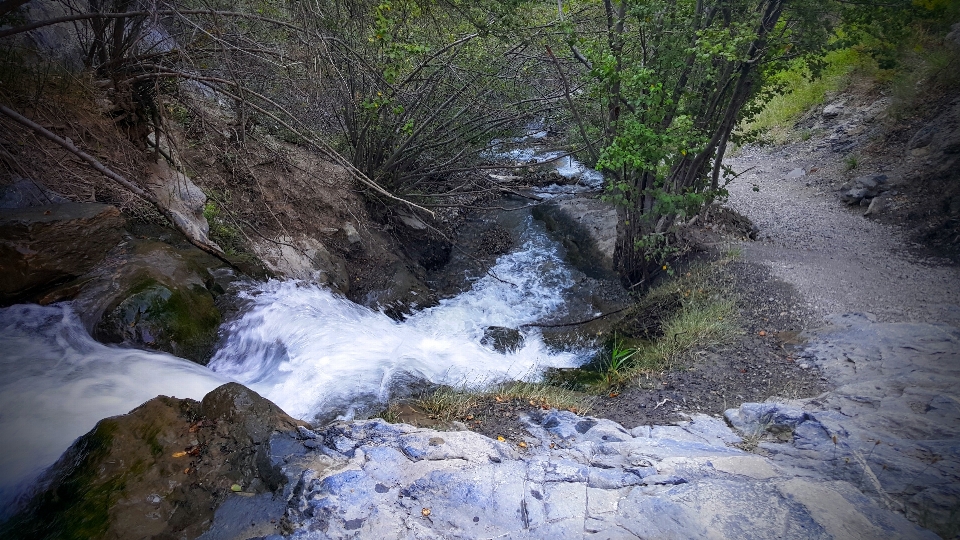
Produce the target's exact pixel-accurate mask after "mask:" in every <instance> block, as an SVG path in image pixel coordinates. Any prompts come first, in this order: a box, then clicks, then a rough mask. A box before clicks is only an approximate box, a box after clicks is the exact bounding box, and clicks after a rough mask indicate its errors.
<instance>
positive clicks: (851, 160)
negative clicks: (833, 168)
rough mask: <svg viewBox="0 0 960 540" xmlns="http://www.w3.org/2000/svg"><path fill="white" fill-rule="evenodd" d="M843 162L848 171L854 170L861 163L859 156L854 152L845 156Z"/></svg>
mask: <svg viewBox="0 0 960 540" xmlns="http://www.w3.org/2000/svg"><path fill="white" fill-rule="evenodd" d="M843 164H844V166H845V167H846V169H847V170H848V171H852V170H854V169H856V168H857V167H858V166H859V165H860V158H858V157H857V156H855V155H853V154H850V155H849V156H847V157H846V158H844V160H843Z"/></svg>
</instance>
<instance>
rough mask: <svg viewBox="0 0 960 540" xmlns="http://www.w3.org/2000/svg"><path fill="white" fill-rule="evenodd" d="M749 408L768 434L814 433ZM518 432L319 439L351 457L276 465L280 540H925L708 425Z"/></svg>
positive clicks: (555, 423) (787, 415)
mask: <svg viewBox="0 0 960 540" xmlns="http://www.w3.org/2000/svg"><path fill="white" fill-rule="evenodd" d="M755 405H756V407H753V408H750V407H748V408H747V410H748V411H749V410H753V411H754V412H755V413H757V414H758V415H760V416H763V415H764V414H765V415H766V416H767V417H769V418H770V419H771V420H772V421H776V422H782V423H788V424H796V423H798V422H800V423H799V424H798V425H799V426H804V425H805V424H808V423H809V424H811V426H815V425H817V424H816V422H812V421H810V420H806V421H803V422H801V418H803V417H805V416H804V415H805V413H802V412H797V410H796V408H790V407H787V406H781V407H773V408H769V407H767V408H764V407H763V406H761V404H755ZM760 409H764V410H766V413H763V412H762V411H761V410H760ZM767 409H769V410H767ZM523 421H524V423H525V425H526V426H527V427H528V428H529V430H530V431H531V433H532V434H534V436H535V438H536V439H538V440H539V444H537V445H528V446H529V448H528V450H527V451H526V452H524V453H523V454H519V453H517V452H514V451H513V450H512V449H511V448H510V447H509V446H508V445H506V444H503V443H498V442H496V441H492V440H491V439H488V438H486V437H483V436H481V435H478V434H476V433H472V432H445V433H442V434H440V433H437V432H435V431H431V430H426V429H417V428H412V427H410V426H394V425H391V424H387V423H385V422H383V421H381V420H371V421H367V422H354V423H351V424H347V425H341V426H337V427H335V428H331V429H333V432H331V433H337V434H338V435H337V436H338V437H347V438H350V439H351V440H352V441H354V442H353V444H355V445H356V450H355V454H354V456H353V458H350V459H347V458H341V459H340V460H339V461H337V462H336V463H333V464H331V463H329V462H325V464H324V465H323V467H316V466H313V468H307V470H304V469H303V468H301V467H300V466H296V467H292V466H290V463H291V462H290V461H287V468H286V474H287V476H288V478H289V479H290V481H288V483H287V485H288V486H294V487H293V488H291V489H288V490H287V492H288V494H289V495H288V500H289V503H288V511H287V514H286V520H287V523H288V524H289V526H290V527H291V531H292V532H291V533H290V534H289V535H288V536H287V537H286V538H291V539H308V538H354V537H378V536H379V537H395V536H397V531H404V532H403V533H402V534H401V536H411V537H417V538H451V537H456V538H491V537H508V538H530V539H533V538H578V539H579V538H587V537H591V538H592V537H596V535H600V536H599V537H617V538H621V537H623V538H628V537H635V536H639V537H643V538H646V537H651V538H662V537H676V538H699V537H706V536H708V531H714V534H718V535H720V536H722V537H727V538H772V537H779V538H797V539H800V538H804V539H806V538H848V537H858V536H857V535H858V534H861V532H862V531H866V532H865V533H864V534H867V535H873V534H879V533H880V531H886V533H885V534H887V535H892V536H895V537H902V538H934V536H933V535H931V534H930V533H929V532H928V531H923V530H922V529H920V528H919V527H917V526H915V525H913V524H911V523H909V522H907V521H906V520H905V519H903V517H901V516H899V515H897V514H896V513H894V512H890V511H889V510H886V509H884V508H882V507H880V506H878V505H877V504H875V503H874V502H872V501H871V500H870V499H868V498H865V497H863V496H862V495H861V494H860V492H859V491H858V490H857V489H856V488H855V487H854V486H852V485H851V484H850V483H848V482H844V481H829V482H822V481H817V480H808V479H800V478H794V477H793V476H792V475H789V474H785V473H783V472H781V470H780V469H778V468H777V467H776V466H774V465H773V464H772V463H771V462H770V461H769V460H767V459H765V458H763V457H760V456H757V455H753V454H748V453H745V452H743V451H741V450H738V449H736V448H731V447H728V446H727V445H726V444H725V443H724V442H723V440H724V439H728V440H735V439H736V437H735V436H734V435H733V434H732V433H731V432H730V430H729V428H727V427H726V426H725V425H724V424H723V422H721V421H719V420H717V419H714V418H710V417H707V416H702V415H701V416H698V417H696V418H695V419H693V420H692V421H690V422H685V423H681V424H680V425H677V426H658V427H657V428H654V429H650V428H646V429H640V428H638V429H637V430H634V433H633V434H631V433H630V432H628V431H627V430H626V429H624V428H623V427H622V426H619V425H618V424H616V423H614V422H610V421H609V420H601V419H592V418H584V417H580V416H577V415H575V414H573V413H569V412H560V411H549V412H547V413H545V414H543V415H542V416H540V417H539V418H537V417H525V418H524V420H523ZM654 431H656V433H654ZM321 436H322V437H324V436H328V435H324V434H321ZM614 436H615V438H616V439H617V440H615V441H614V440H612V437H614ZM810 436H811V437H812V436H813V434H812V433H811V435H810ZM438 438H439V439H442V440H443V443H442V444H434V445H431V444H430V442H429V441H430V440H432V439H433V440H435V439H438ZM822 440H823V436H821V437H820V438H819V439H817V441H818V442H820V441H822ZM827 440H829V439H827ZM551 446H552V448H551ZM431 452H434V454H433V455H431V454H430V453H431ZM412 456H415V457H412ZM219 526H220V525H219V524H218V523H217V522H215V523H214V526H213V528H212V531H216V530H217V529H218V527H219ZM224 526H226V524H224ZM318 535H319V536H318Z"/></svg>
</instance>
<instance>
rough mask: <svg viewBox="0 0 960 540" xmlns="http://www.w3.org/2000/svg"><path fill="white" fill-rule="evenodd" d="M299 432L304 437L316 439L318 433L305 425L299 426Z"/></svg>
mask: <svg viewBox="0 0 960 540" xmlns="http://www.w3.org/2000/svg"><path fill="white" fill-rule="evenodd" d="M297 433H299V434H300V437H301V438H303V439H316V438H317V434H316V433H314V432H313V431H312V430H310V429H307V428H305V427H303V426H297Z"/></svg>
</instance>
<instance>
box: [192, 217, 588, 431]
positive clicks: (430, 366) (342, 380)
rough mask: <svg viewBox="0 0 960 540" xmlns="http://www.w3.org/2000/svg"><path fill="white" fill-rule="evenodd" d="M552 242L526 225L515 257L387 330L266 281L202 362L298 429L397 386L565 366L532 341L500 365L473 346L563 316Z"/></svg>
mask: <svg viewBox="0 0 960 540" xmlns="http://www.w3.org/2000/svg"><path fill="white" fill-rule="evenodd" d="M573 284H574V283H573V280H572V279H571V270H570V269H569V268H568V267H567V266H566V265H565V264H564V262H563V260H562V259H561V258H560V256H559V255H558V246H557V244H556V242H555V241H554V240H552V239H550V238H549V237H548V236H547V234H546V232H545V231H544V230H543V228H542V226H541V225H540V224H539V223H537V222H534V221H533V219H532V218H530V217H529V216H527V217H526V219H525V221H524V223H523V233H522V236H521V242H520V247H519V249H517V250H516V251H514V252H512V253H510V254H508V255H505V256H503V257H501V258H500V259H499V260H498V261H497V264H496V265H495V266H494V267H493V268H492V269H491V271H490V273H489V274H487V275H485V276H484V277H482V278H480V279H478V280H476V281H475V282H474V283H473V286H472V287H471V288H470V289H469V290H468V291H466V292H464V293H462V294H460V295H458V296H456V297H453V298H449V299H446V300H443V301H441V302H440V304H439V305H438V306H435V307H432V308H428V309H425V310H422V311H420V312H418V313H416V314H414V315H413V316H411V317H409V318H408V319H406V320H405V321H402V322H397V321H394V320H392V319H390V318H389V317H387V316H386V315H384V314H383V313H381V312H378V311H374V310H371V309H368V308H365V307H363V306H359V305H357V304H354V303H352V302H350V301H349V300H346V299H345V298H343V297H341V296H338V295H335V294H333V293H331V292H330V291H329V290H327V289H324V288H321V287H318V286H316V285H309V284H303V283H297V282H291V281H285V282H280V281H271V282H268V283H266V284H263V285H258V286H256V287H255V288H253V289H252V290H250V291H247V292H246V293H244V296H246V297H248V298H249V299H250V300H251V301H252V303H253V306H252V307H251V308H250V309H249V310H248V311H247V312H246V314H245V315H243V316H242V317H241V318H240V319H239V320H237V321H235V322H233V323H231V324H229V325H228V326H227V328H226V333H227V336H228V337H227V340H226V343H225V344H224V346H223V347H222V348H221V349H220V350H219V351H218V352H217V354H216V356H215V357H214V359H213V360H212V361H211V362H210V368H211V369H213V370H214V371H215V372H217V373H219V374H222V375H225V376H229V377H231V378H234V379H236V380H238V381H240V382H242V383H244V384H245V385H247V386H249V387H250V388H253V389H254V390H256V391H257V392H259V393H261V394H262V395H264V397H267V398H268V399H270V400H271V401H274V402H275V403H277V404H278V405H280V407H282V408H283V409H284V410H285V411H287V412H288V413H290V414H291V415H293V416H297V417H300V418H308V419H309V418H314V417H318V416H319V417H322V416H323V415H324V413H326V412H328V411H336V412H340V413H342V414H346V415H347V416H350V415H351V414H352V408H354V407H356V406H358V405H365V404H369V403H371V402H383V401H385V400H386V399H387V398H388V397H389V395H390V393H391V391H392V390H393V389H394V388H395V387H396V386H398V385H402V384H403V383H404V382H409V381H413V380H417V379H420V380H427V381H430V382H432V383H437V384H453V385H460V384H465V385H473V386H480V385H483V384H487V383H490V382H493V381H497V380H503V379H523V378H534V377H536V376H537V375H538V370H539V369H540V368H543V367H548V366H551V367H572V366H576V365H579V363H581V362H582V359H581V356H582V355H578V354H577V353H576V352H570V351H566V352H551V351H549V350H548V349H547V348H546V347H545V346H544V344H543V341H542V340H541V338H540V336H539V334H538V332H537V331H535V330H530V331H525V333H526V334H527V335H526V336H525V338H526V339H525V340H524V345H523V346H522V347H521V348H520V349H519V350H517V351H516V352H513V353H509V354H500V353H497V352H495V351H493V350H492V349H489V348H487V347H485V346H484V345H481V343H480V341H481V339H482V338H483V333H484V330H485V329H486V328H487V327H489V326H505V327H510V328H518V327H520V326H522V325H524V324H527V323H532V322H536V321H539V320H542V319H544V318H547V317H549V316H551V315H553V314H555V313H557V312H558V311H560V310H562V309H563V308H564V306H563V304H564V292H565V290H566V289H569V288H570V287H571V286H573Z"/></svg>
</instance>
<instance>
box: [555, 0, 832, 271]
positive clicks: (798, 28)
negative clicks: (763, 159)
mask: <svg viewBox="0 0 960 540" xmlns="http://www.w3.org/2000/svg"><path fill="white" fill-rule="evenodd" d="M822 8H823V6H822V5H819V4H818V5H814V3H812V2H808V1H800V2H790V3H783V2H780V1H779V0H768V1H766V2H761V3H760V6H759V9H758V6H757V4H756V3H755V2H748V1H746V0H734V1H727V0H724V1H722V2H720V1H716V2H713V1H709V0H708V1H703V0H700V1H698V0H676V1H674V0H644V1H640V0H621V1H620V2H615V1H611V2H604V3H598V2H590V1H581V2H572V3H571V12H572V13H576V16H575V17H571V19H570V20H569V21H566V22H565V23H564V24H563V25H562V28H564V30H565V33H566V36H565V37H566V41H567V45H569V46H570V49H571V51H573V52H574V53H575V55H577V56H578V57H579V58H582V59H583V60H584V62H582V63H584V64H586V65H588V66H589V70H588V71H587V72H586V73H584V74H582V76H581V81H582V82H583V84H585V85H586V90H585V91H584V92H582V93H581V94H579V96H578V97H579V101H580V103H579V104H578V108H579V109H580V110H583V111H587V113H586V115H584V118H583V120H582V121H584V122H587V123H589V129H586V128H585V129H583V130H582V131H584V132H586V133H587V134H588V137H596V138H597V139H599V143H600V144H599V145H597V146H598V147H599V150H598V151H596V152H595V155H593V156H592V158H593V160H594V161H595V163H596V165H597V167H598V168H599V169H601V170H602V171H603V172H604V173H605V174H606V176H607V177H608V184H607V197H608V199H609V200H611V201H613V202H615V203H617V204H618V205H620V206H622V207H623V209H624V211H622V212H620V217H621V226H620V227H618V240H617V254H616V256H615V263H616V264H617V266H618V271H619V272H620V274H621V278H622V280H623V281H624V283H625V284H626V285H629V286H634V285H636V284H638V283H645V284H649V283H651V282H652V277H653V275H654V274H655V273H656V272H659V271H661V270H660V269H661V268H662V266H663V265H662V263H663V259H664V254H663V253H662V251H661V250H662V248H663V246H664V245H669V242H664V241H663V240H662V238H663V236H664V235H671V234H673V232H672V224H673V223H674V222H675V221H676V220H677V218H682V217H685V216H689V215H692V214H694V213H696V212H697V211H698V210H699V209H700V207H701V206H702V205H703V204H704V203H706V202H708V201H710V200H713V199H714V198H716V197H718V196H720V195H721V193H722V192H721V183H720V176H721V173H724V169H723V167H722V166H721V165H720V161H721V160H722V158H723V153H724V150H725V148H726V144H727V142H728V140H729V139H730V136H731V132H732V130H733V128H734V126H735V125H736V122H737V120H739V119H741V118H743V117H745V116H750V115H752V114H756V113H757V112H758V111H759V110H760V106H759V104H758V102H757V99H758V96H763V95H765V92H766V93H769V89H770V88H773V87H775V86H776V81H775V79H774V75H775V74H776V73H777V72H779V71H781V70H782V69H783V68H784V67H785V66H786V65H787V63H788V62H790V61H791V60H793V59H796V58H805V59H807V60H809V59H810V58H811V57H812V56H811V55H813V54H815V53H816V52H818V51H819V50H820V49H821V48H822V47H824V46H825V45H826V41H827V39H826V38H827V36H828V35H829V26H830V25H829V22H830V19H829V17H828V12H825V11H824V10H823V9H822ZM720 13H722V16H719V14H720ZM787 21H789V22H787Z"/></svg>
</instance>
